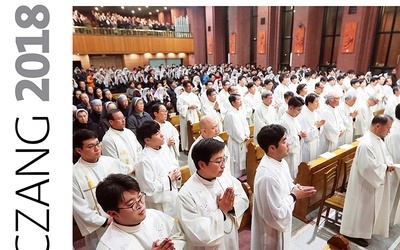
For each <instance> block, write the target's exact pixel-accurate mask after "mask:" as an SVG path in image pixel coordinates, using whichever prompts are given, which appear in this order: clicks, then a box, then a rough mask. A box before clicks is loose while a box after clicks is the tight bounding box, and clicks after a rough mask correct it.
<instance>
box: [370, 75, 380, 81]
mask: <svg viewBox="0 0 400 250" xmlns="http://www.w3.org/2000/svg"><path fill="white" fill-rule="evenodd" d="M378 80H379V78H378V77H375V76H373V77H371V80H369V82H376V81H378Z"/></svg>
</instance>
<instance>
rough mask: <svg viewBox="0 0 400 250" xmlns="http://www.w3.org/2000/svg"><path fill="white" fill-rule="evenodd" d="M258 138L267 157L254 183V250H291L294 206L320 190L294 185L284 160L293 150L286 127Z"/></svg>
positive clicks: (267, 128) (270, 127) (269, 129)
mask: <svg viewBox="0 0 400 250" xmlns="http://www.w3.org/2000/svg"><path fill="white" fill-rule="evenodd" d="M257 137H258V138H257V139H258V141H259V145H260V147H261V148H262V149H263V150H264V152H265V155H264V156H263V158H262V159H261V161H260V164H259V166H258V168H257V172H256V176H255V179H254V193H253V213H252V221H251V250H260V249H268V250H269V249H283V250H290V249H291V248H290V242H291V234H292V218H293V216H292V213H293V209H294V204H295V202H296V200H298V199H302V198H306V197H310V196H311V195H313V194H315V192H316V190H315V188H314V187H304V186H301V185H299V184H296V185H295V184H294V183H293V179H292V177H291V176H290V173H289V167H288V165H287V163H286V161H285V159H284V157H285V156H287V155H288V152H289V147H290V146H289V143H288V142H287V140H286V129H285V128H284V127H283V126H281V125H278V124H271V125H267V126H265V127H263V128H262V129H261V131H260V133H258V135H257Z"/></svg>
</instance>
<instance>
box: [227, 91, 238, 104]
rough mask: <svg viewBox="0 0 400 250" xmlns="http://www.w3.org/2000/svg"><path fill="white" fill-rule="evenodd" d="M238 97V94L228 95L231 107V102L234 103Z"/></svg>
mask: <svg viewBox="0 0 400 250" xmlns="http://www.w3.org/2000/svg"><path fill="white" fill-rule="evenodd" d="M238 97H240V95H239V94H230V95H229V97H228V99H229V103H230V104H231V105H232V102H234V101H236V99H237V98H238Z"/></svg>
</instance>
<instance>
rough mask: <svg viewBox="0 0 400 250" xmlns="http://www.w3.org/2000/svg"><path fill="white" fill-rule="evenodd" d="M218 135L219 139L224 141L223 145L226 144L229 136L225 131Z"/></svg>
mask: <svg viewBox="0 0 400 250" xmlns="http://www.w3.org/2000/svg"><path fill="white" fill-rule="evenodd" d="M218 135H219V137H221V139H222V140H224V142H225V144H227V143H228V138H229V135H228V133H227V132H226V131H222V132H220V133H219V134H218Z"/></svg>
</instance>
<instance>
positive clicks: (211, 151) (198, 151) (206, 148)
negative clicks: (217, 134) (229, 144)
mask: <svg viewBox="0 0 400 250" xmlns="http://www.w3.org/2000/svg"><path fill="white" fill-rule="evenodd" d="M224 148H225V143H224V142H221V141H218V140H215V139H213V138H205V139H202V140H200V141H199V142H198V143H196V145H194V146H193V149H192V159H193V162H194V165H195V166H196V168H197V169H200V167H199V161H202V162H204V163H206V164H208V163H209V162H210V159H211V157H212V156H213V155H215V154H217V153H219V152H221V151H223V150H224Z"/></svg>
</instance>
